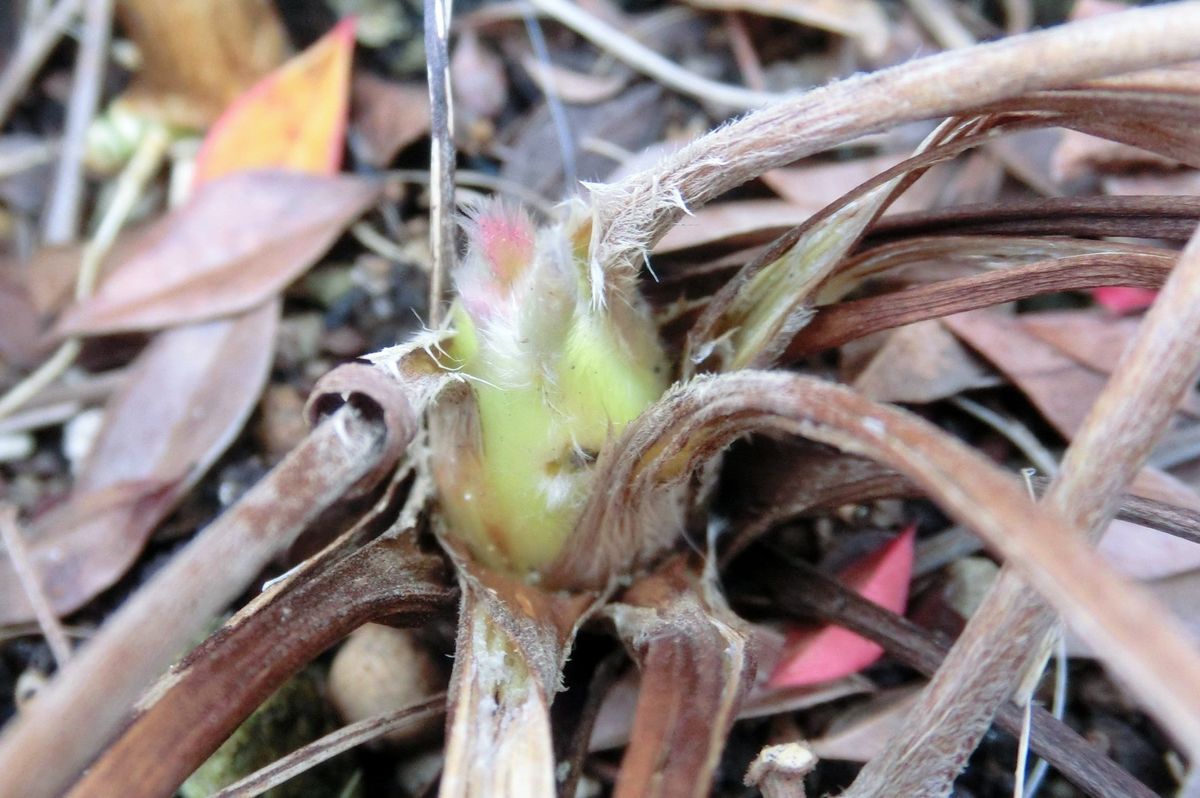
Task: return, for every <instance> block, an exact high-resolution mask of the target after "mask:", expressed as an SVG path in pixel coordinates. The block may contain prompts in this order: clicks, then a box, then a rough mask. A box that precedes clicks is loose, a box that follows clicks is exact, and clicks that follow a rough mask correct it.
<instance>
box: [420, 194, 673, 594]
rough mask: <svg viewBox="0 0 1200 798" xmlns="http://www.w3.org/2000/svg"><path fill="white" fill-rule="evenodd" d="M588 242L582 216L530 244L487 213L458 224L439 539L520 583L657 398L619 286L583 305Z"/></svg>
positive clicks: (651, 366) (517, 222) (652, 347)
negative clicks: (456, 386)
mask: <svg viewBox="0 0 1200 798" xmlns="http://www.w3.org/2000/svg"><path fill="white" fill-rule="evenodd" d="M588 232H589V226H588V222H587V221H586V219H585V218H581V215H576V216H575V217H573V218H570V219H568V220H567V221H565V222H563V223H561V224H559V225H556V226H553V227H549V228H546V229H543V230H538V229H537V228H536V227H535V225H534V224H533V222H532V221H531V220H530V219H529V217H528V216H526V215H525V214H524V213H523V212H521V211H519V210H514V209H511V208H508V207H506V206H504V205H502V204H499V203H496V204H489V205H487V206H485V207H484V208H483V209H482V210H480V211H479V212H478V214H477V215H476V216H475V217H474V218H473V219H472V220H471V221H470V222H469V224H468V227H467V240H468V249H467V253H466V256H465V258H464V260H463V263H462V265H461V267H460V268H459V270H458V273H457V274H456V275H455V281H456V285H457V288H458V293H459V300H458V301H457V302H456V303H455V305H454V307H453V309H452V311H451V316H452V321H453V325H454V329H455V336H454V339H453V341H452V342H451V343H450V344H449V346H448V352H449V354H450V355H451V356H452V357H453V358H454V361H455V365H456V366H457V367H458V368H459V370H460V373H461V374H462V376H463V377H464V378H465V380H466V381H467V384H468V385H469V389H470V391H469V393H470V396H469V397H468V398H466V399H465V401H464V402H462V403H460V404H458V405H457V406H456V407H455V408H453V409H452V408H446V409H444V410H443V411H442V412H441V413H440V416H439V418H438V420H437V421H436V422H435V435H437V438H436V439H435V441H434V452H433V459H434V474H435V478H436V480H437V483H438V489H439V495H440V497H441V502H442V510H443V513H444V518H445V520H446V524H447V527H448V529H447V531H448V533H449V534H451V535H453V536H454V537H455V538H456V539H458V540H460V541H462V542H464V543H465V544H466V545H467V546H468V547H469V548H470V550H471V552H472V553H473V554H474V556H475V557H476V558H477V559H479V560H481V561H482V562H483V563H484V564H486V565H488V566H490V567H493V568H498V569H502V570H506V571H510V572H515V573H518V574H524V575H527V576H529V577H530V578H536V576H537V574H538V571H539V569H540V568H543V567H544V566H546V565H548V564H549V563H551V562H552V561H553V560H554V559H555V558H556V557H557V556H558V554H559V552H560V551H561V549H562V547H563V546H564V544H566V543H568V541H569V539H570V535H571V531H572V529H573V528H574V524H575V521H576V518H577V516H578V514H579V510H580V508H581V506H582V504H583V502H584V500H585V499H586V497H587V495H588V493H589V491H590V488H591V479H590V478H591V474H592V465H593V463H594V462H595V460H596V458H597V456H598V455H599V453H600V451H601V450H602V449H603V448H604V447H605V446H606V445H607V444H608V442H609V441H611V440H612V439H613V438H614V437H615V436H616V435H618V434H619V433H620V432H621V431H622V429H624V427H625V425H626V424H628V423H629V422H630V421H631V420H632V419H633V418H635V417H636V416H637V415H638V414H639V413H641V412H642V410H644V409H645V408H646V407H647V406H648V405H649V404H650V403H651V402H653V401H655V400H656V399H658V398H659V397H660V396H661V395H662V393H663V392H664V391H665V389H666V387H667V372H666V366H665V360H664V357H663V352H662V349H661V347H660V345H659V343H658V339H657V336H656V332H655V329H654V325H653V322H652V321H651V319H650V316H649V314H648V312H647V310H646V308H645V306H644V305H643V303H642V301H641V299H640V297H639V296H638V295H637V294H636V291H635V289H634V286H633V284H632V281H624V282H625V283H628V284H627V285H609V286H606V287H605V290H606V295H607V299H608V301H607V302H606V303H605V304H604V306H602V307H597V306H596V305H595V304H593V302H592V296H593V292H592V285H591V282H590V280H589V277H588V260H587V243H586V242H587V235H588ZM450 404H453V403H450Z"/></svg>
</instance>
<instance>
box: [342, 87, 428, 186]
mask: <svg viewBox="0 0 1200 798" xmlns="http://www.w3.org/2000/svg"><path fill="white" fill-rule="evenodd" d="M350 123H351V125H352V126H353V127H354V130H355V132H356V133H357V134H358V136H357V138H356V143H357V144H359V145H360V146H361V148H362V156H363V158H364V159H365V160H366V161H367V163H369V164H371V165H372V166H374V167H376V168H378V169H382V168H384V167H386V166H387V165H388V164H390V163H391V162H392V159H393V158H395V157H396V155H397V154H398V153H399V152H400V150H402V149H404V148H405V147H407V146H408V145H409V144H412V143H413V142H415V141H417V140H418V139H420V138H421V137H423V136H426V135H428V134H429V93H428V92H427V91H426V90H425V87H424V86H422V85H419V84H413V83H395V82H392V81H388V80H383V79H382V78H377V77H375V76H374V75H371V74H370V73H367V72H360V73H358V74H356V75H355V76H354V79H353V83H352V84H351V87H350Z"/></svg>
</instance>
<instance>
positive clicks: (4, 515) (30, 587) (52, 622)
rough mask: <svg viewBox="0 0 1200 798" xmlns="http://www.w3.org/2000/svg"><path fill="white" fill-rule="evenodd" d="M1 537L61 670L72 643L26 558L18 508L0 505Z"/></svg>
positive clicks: (68, 657) (31, 564)
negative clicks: (18, 519) (18, 520)
mask: <svg viewBox="0 0 1200 798" xmlns="http://www.w3.org/2000/svg"><path fill="white" fill-rule="evenodd" d="M0 537H2V538H3V540H4V547H5V548H6V549H7V550H8V557H9V559H10V560H12V564H13V569H14V570H15V571H16V572H17V578H18V579H20V580H21V587H23V588H24V589H25V595H26V597H27V598H28V599H29V606H31V607H33V614H34V615H36V616H37V622H38V626H39V627H40V628H41V630H42V636H43V637H45V638H46V642H47V643H48V644H49V645H50V652H51V653H52V654H54V661H55V662H57V663H58V667H59V669H60V670H61V669H62V668H63V667H64V666H65V665H66V664H67V663H68V662H69V661H70V659H71V643H70V641H69V640H67V633H66V632H65V631H63V627H62V624H61V623H59V621H58V617H57V616H56V615H55V614H54V610H53V609H51V608H50V602H49V600H48V599H47V598H46V593H45V591H44V590H43V589H42V580H41V577H40V576H39V575H38V572H37V568H36V566H35V565H34V564H33V562H31V561H30V559H29V550H28V549H26V548H25V541H24V539H23V538H22V537H21V528H20V527H19V526H17V508H15V507H13V506H12V505H11V504H5V505H3V506H0Z"/></svg>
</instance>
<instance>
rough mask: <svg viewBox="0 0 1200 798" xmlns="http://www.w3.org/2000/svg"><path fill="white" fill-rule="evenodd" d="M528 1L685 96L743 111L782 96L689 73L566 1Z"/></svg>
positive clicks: (621, 59) (623, 61)
mask: <svg viewBox="0 0 1200 798" xmlns="http://www.w3.org/2000/svg"><path fill="white" fill-rule="evenodd" d="M530 2H531V3H532V4H533V6H534V7H535V8H537V9H538V10H539V11H542V12H543V13H545V14H548V15H549V16H551V17H553V18H554V19H556V20H558V21H559V22H561V23H562V24H563V25H566V26H567V27H568V28H570V29H571V30H573V31H575V32H576V33H578V34H579V35H580V36H582V37H583V38H585V39H587V40H588V41H590V42H591V43H592V44H594V45H596V46H597V47H599V48H600V49H602V50H606V51H608V52H610V53H612V54H613V55H614V56H615V57H616V58H617V60H619V61H621V62H622V63H624V64H626V65H628V66H630V67H633V68H634V69H636V70H637V71H639V72H641V73H642V74H644V75H646V76H648V77H651V78H653V79H654V80H656V81H658V82H659V83H661V84H663V85H664V86H666V87H668V88H671V89H674V90H675V91H677V92H679V93H680V94H684V95H687V96H688V97H694V98H695V99H697V100H704V101H707V102H711V103H714V104H716V105H721V106H725V107H727V108H734V109H738V110H746V109H749V108H761V107H762V106H764V105H769V104H771V103H773V102H775V101H777V100H779V99H780V98H781V97H782V96H783V95H776V94H768V93H764V92H758V91H751V90H749V89H744V88H742V87H741V86H731V85H729V84H728V83H718V82H717V81H714V80H709V79H708V78H704V77H701V76H700V75H697V74H696V73H694V72H689V71H688V70H686V69H684V68H683V67H681V66H679V65H678V64H676V63H675V62H673V61H668V60H667V59H666V58H663V57H662V56H661V55H659V54H658V53H656V52H654V51H653V50H651V49H649V48H647V47H646V46H645V45H643V44H641V43H640V42H637V41H635V40H634V39H631V38H630V37H628V36H626V35H625V34H624V33H622V32H621V31H619V30H617V29H616V28H614V27H612V26H611V25H609V24H607V23H605V22H602V21H601V20H599V19H597V18H596V17H594V16H592V15H591V14H589V13H587V12H586V11H584V10H582V9H581V8H579V7H578V6H576V5H574V4H572V3H570V2H568V1H567V0H530Z"/></svg>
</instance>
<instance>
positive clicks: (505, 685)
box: [438, 560, 593, 798]
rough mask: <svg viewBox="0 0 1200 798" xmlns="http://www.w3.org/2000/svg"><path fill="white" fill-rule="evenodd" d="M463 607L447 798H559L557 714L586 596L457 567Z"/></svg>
mask: <svg viewBox="0 0 1200 798" xmlns="http://www.w3.org/2000/svg"><path fill="white" fill-rule="evenodd" d="M458 566H459V567H458V571H459V578H460V584H461V587H462V610H461V612H460V613H459V621H458V643H457V647H456V651H455V657H454V673H453V675H452V676H451V681H450V708H449V710H448V711H449V714H450V720H449V723H448V725H447V742H446V755H445V757H446V758H445V764H444V766H443V769H442V781H441V789H440V792H439V793H438V794H439V795H440V796H442V798H455V797H456V796H476V795H480V796H482V795H488V796H497V798H518V797H519V798H549V797H550V796H553V795H554V794H555V786H554V784H555V782H554V745H553V741H552V740H551V735H550V717H549V714H548V713H549V707H550V701H551V698H552V697H553V694H554V691H555V689H556V688H557V686H558V684H559V681H560V679H561V674H562V664H563V662H564V660H565V658H566V655H567V652H568V651H569V650H570V647H571V641H572V640H573V638H574V634H575V629H576V626H577V624H578V623H579V622H580V619H581V618H582V617H583V616H584V614H585V613H587V612H588V611H589V610H590V607H591V605H592V602H593V597H591V596H589V595H587V594H575V595H569V594H566V593H557V594H550V593H546V592H543V591H541V590H539V589H538V588H535V587H532V586H529V585H526V584H524V583H522V582H518V581H516V580H513V579H510V578H508V577H505V576H502V575H500V574H496V573H494V572H490V571H486V570H484V569H481V568H474V567H472V566H471V565H469V564H467V563H466V562H464V561H461V560H460V561H459V562H458Z"/></svg>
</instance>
